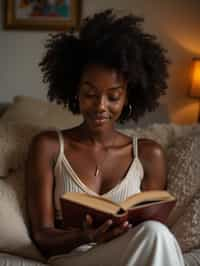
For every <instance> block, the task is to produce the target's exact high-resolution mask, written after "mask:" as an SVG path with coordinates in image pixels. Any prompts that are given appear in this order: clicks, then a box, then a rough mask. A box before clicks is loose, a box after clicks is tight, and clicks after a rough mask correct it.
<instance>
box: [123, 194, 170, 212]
mask: <svg viewBox="0 0 200 266" xmlns="http://www.w3.org/2000/svg"><path fill="white" fill-rule="evenodd" d="M170 199H171V200H174V199H175V198H174V197H173V196H172V195H170V194H169V192H167V191H165V190H149V191H143V192H139V193H137V194H135V195H133V196H130V197H128V198H127V199H126V200H125V201H123V202H120V206H121V207H122V208H123V209H124V210H127V209H128V208H130V207H133V206H136V205H137V204H140V205H142V204H143V203H144V204H145V203H152V202H156V201H163V200H170Z"/></svg>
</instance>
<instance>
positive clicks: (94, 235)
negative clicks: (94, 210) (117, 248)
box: [83, 214, 131, 243]
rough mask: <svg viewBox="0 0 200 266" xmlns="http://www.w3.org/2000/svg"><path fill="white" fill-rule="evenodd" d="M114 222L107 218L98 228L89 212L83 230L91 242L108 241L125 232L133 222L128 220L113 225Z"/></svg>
mask: <svg viewBox="0 0 200 266" xmlns="http://www.w3.org/2000/svg"><path fill="white" fill-rule="evenodd" d="M112 225H113V222H112V220H111V219H109V220H107V221H106V222H105V223H103V224H102V225H101V226H99V227H98V228H94V227H93V218H92V217H91V215H89V214H87V215H86V217H85V220H84V222H83V231H85V235H86V239H87V240H88V241H91V242H97V243H103V242H107V241H109V240H111V239H113V238H115V237H117V236H120V235H121V234H123V233H125V232H126V231H127V230H128V229H129V228H131V224H129V222H128V221H125V222H124V223H122V224H120V225H114V227H113V226H112Z"/></svg>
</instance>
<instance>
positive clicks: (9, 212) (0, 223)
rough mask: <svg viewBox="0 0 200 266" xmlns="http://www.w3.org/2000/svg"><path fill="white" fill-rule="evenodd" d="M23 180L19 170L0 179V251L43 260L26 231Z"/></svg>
mask: <svg viewBox="0 0 200 266" xmlns="http://www.w3.org/2000/svg"><path fill="white" fill-rule="evenodd" d="M24 181H25V180H24V171H21V170H19V171H17V172H16V173H14V172H13V173H12V174H10V175H9V177H8V178H7V179H5V180H0V252H6V253H11V254H15V255H18V256H23V257H27V258H33V259H35V260H39V261H44V258H43V257H42V255H41V254H40V252H39V250H38V249H37V248H36V246H35V245H34V244H33V242H32V240H31V238H30V236H29V233H28V223H27V217H26V204H25V184H24Z"/></svg>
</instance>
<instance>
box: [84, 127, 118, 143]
mask: <svg viewBox="0 0 200 266" xmlns="http://www.w3.org/2000/svg"><path fill="white" fill-rule="evenodd" d="M80 129H81V137H82V138H84V139H85V140H87V141H89V142H91V143H92V144H93V145H95V146H105V147H106V146H110V145H111V144H112V143H113V139H114V138H115V135H116V131H115V128H114V125H113V126H111V127H105V128H104V129H92V128H90V127H89V126H88V125H87V124H86V123H85V122H84V123H83V124H81V126H80Z"/></svg>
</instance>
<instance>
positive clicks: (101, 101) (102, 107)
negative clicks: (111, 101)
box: [96, 96, 106, 112]
mask: <svg viewBox="0 0 200 266" xmlns="http://www.w3.org/2000/svg"><path fill="white" fill-rule="evenodd" d="M96 108H97V111H98V112H104V111H106V99H105V97H104V96H99V97H97V101H96Z"/></svg>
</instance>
